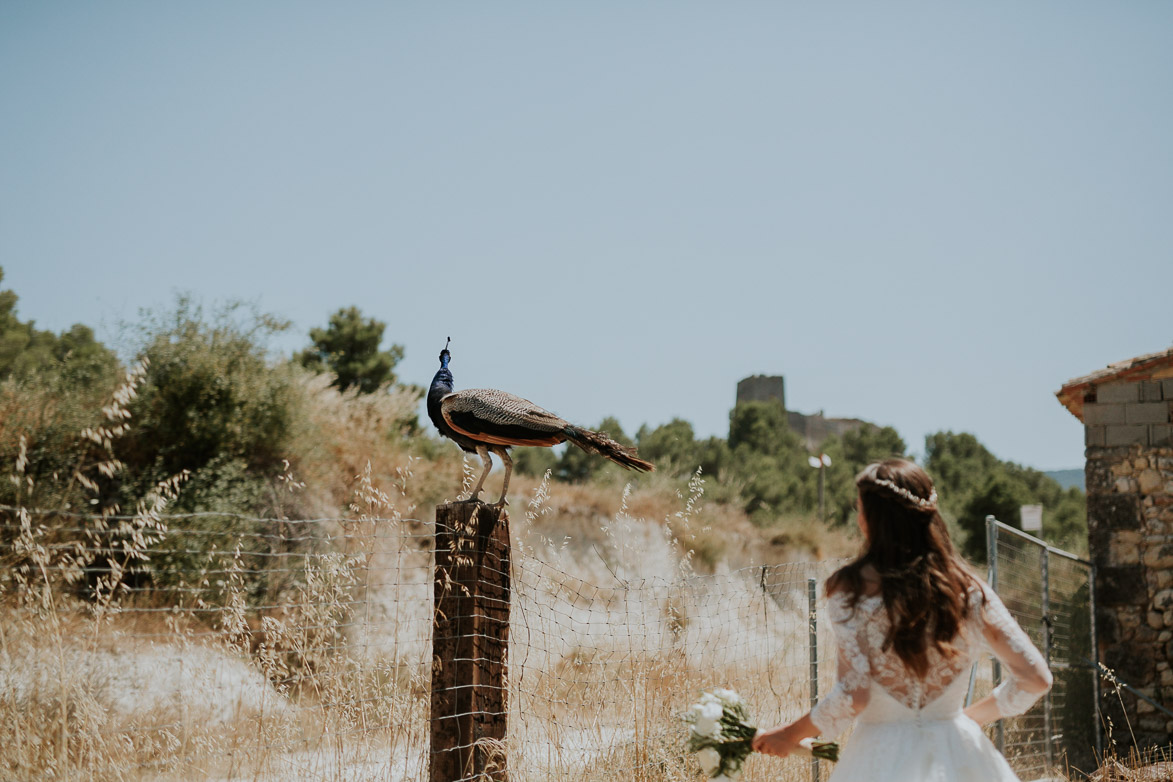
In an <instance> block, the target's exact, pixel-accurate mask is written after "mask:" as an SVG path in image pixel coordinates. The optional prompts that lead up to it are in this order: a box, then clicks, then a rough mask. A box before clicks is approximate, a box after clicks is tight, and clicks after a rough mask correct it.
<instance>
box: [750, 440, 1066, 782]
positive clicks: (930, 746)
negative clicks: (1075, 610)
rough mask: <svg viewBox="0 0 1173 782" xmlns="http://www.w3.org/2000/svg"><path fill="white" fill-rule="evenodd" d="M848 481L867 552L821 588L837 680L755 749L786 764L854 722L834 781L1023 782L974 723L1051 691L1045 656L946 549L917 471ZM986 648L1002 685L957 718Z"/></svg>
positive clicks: (932, 499) (897, 464) (925, 479)
mask: <svg viewBox="0 0 1173 782" xmlns="http://www.w3.org/2000/svg"><path fill="white" fill-rule="evenodd" d="M855 482H856V486H857V488H858V489H859V504H858V508H859V524H860V528H861V530H862V531H863V534H864V537H865V539H866V541H867V542H866V549H865V551H864V553H863V554H862V555H860V556H859V557H858V558H857V559H856V560H855V561H853V562H851V563H850V564H848V565H846V566H844V567H843V568H841V569H840V570H838V571H837V572H836V573H835V574H834V575H832V576H831V577H830V578H829V579H827V595H828V613H829V615H830V618H831V623H832V626H833V628H834V632H835V638H836V641H837V643H838V647H839V655H838V657H839V669H838V677H839V681H838V682H837V683H836V685H835V687H834V689H832V690H831V692H830V693H829V694H828V695H827V697H825V698H823V700H822V701H820V702H819V704H818V705H817V706H815V708H814V709H812V710H811V711H810V712H809V713H808V714H806V715H804V716H802V717H801V718H799V719H798V720H796V721H795V722H792V723H790V724H789V725H784V726H780V727H777V728H773V729H770V730H763V731H761V732H759V733H758V735H757V737H756V738H755V739H754V741H753V748H754V750H756V751H758V752H763V753H765V754H768V755H777V756H779V757H785V756H786V755H787V754H789V753H790V752H792V751H793V750H794V749H795V747H796V746H797V745H798V742H799V741H800V740H801V739H804V738H807V737H810V736H818V735H821V736H823V737H824V738H831V737H833V736H837V735H839V734H841V733H843V732H844V731H845V730H847V728H849V727H851V725H852V723H853V722H854V723H855V732H854V733H853V734H852V736H851V739H850V741H848V742H847V744H846V746H845V747H844V748H843V752H842V753H841V754H840V758H839V763H838V764H837V765H836V766H835V772H834V773H833V774H832V775H831V782H848V781H853V780H861V779H867V780H872V781H873V782H1018V777H1017V776H1015V774H1014V772H1013V771H1011V770H1010V766H1009V764H1008V763H1007V762H1006V759H1005V758H1004V757H1002V755H1001V754H1000V753H999V752H998V750H997V749H996V748H995V747H994V745H993V744H992V743H991V742H990V740H989V739H988V738H986V735H985V734H984V733H983V732H982V730H981V728H980V727H979V726H981V725H984V724H986V723H987V722H993V721H994V720H997V719H999V718H1001V717H1009V716H1013V715H1016V714H1021V713H1023V712H1024V711H1026V710H1027V709H1028V708H1030V706H1031V705H1032V704H1033V703H1034V702H1035V701H1036V700H1038V699H1039V697H1040V696H1041V695H1042V694H1043V693H1044V692H1046V691H1047V690H1048V689H1049V688H1050V686H1051V672H1050V671H1048V670H1047V666H1046V663H1045V662H1044V661H1043V657H1042V655H1041V654H1039V651H1038V650H1037V649H1036V648H1035V647H1034V645H1033V644H1032V643H1031V641H1030V639H1029V638H1028V637H1027V635H1026V633H1024V632H1023V631H1022V628H1020V627H1019V626H1018V624H1017V623H1015V621H1014V619H1013V618H1012V617H1011V616H1010V613H1009V612H1008V611H1007V610H1006V607H1005V606H1004V605H1002V601H1001V600H999V599H998V596H997V595H996V594H994V591H993V590H992V589H990V588H989V587H988V586H987V585H986V584H984V583H982V582H981V581H980V580H979V579H977V578H975V577H974V576H972V575H970V573H969V570H968V569H967V568H966V565H965V563H964V562H963V561H962V560H961V558H960V557H959V556H958V555H957V554H956V553H955V552H954V549H953V544H952V543H951V542H950V540H949V534H948V532H947V531H946V529H945V522H944V521H943V520H942V519H941V515H940V513H938V511H937V493H936V491H935V490H934V489H933V483H932V480H931V479H930V478H929V476H928V474H927V473H925V471H924V470H922V469H921V468H920V467H918V466H917V465H915V464H913V463H912V462H908V461H905V460H903V459H889V460H887V461H883V462H878V463H875V464H872V465H869V466H868V467H867V468H866V469H864V471H863V472H861V473H860V474H859V477H857V478H856V481H855ZM984 650H988V651H990V652H992V653H993V654H994V656H996V657H997V658H998V659H999V660H1001V661H1002V663H1003V666H1004V672H1005V673H1007V674H1008V675H1006V676H1005V679H1004V680H1003V682H1002V683H1001V684H999V685H998V686H997V687H996V688H995V689H994V691H993V693H991V694H990V695H988V696H987V697H985V698H983V699H981V700H979V701H977V702H976V703H974V704H972V705H971V706H969V707H968V708H966V709H964V710H962V703H963V701H964V699H965V694H966V688H967V686H968V683H969V676H968V672H969V669H970V666H971V665H972V664H973V662H974V661H975V660H976V659H977V657H978V656H979V654H981V652H983V651H984Z"/></svg>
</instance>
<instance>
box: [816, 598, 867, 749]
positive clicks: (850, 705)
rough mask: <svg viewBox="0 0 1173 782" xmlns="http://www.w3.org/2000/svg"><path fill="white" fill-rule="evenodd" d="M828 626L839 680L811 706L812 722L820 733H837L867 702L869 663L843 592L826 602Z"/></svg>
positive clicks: (847, 725) (829, 736)
mask: <svg viewBox="0 0 1173 782" xmlns="http://www.w3.org/2000/svg"><path fill="white" fill-rule="evenodd" d="M827 610H828V614H829V615H830V619H831V627H832V629H833V630H834V632H835V643H836V645H837V646H838V649H839V651H838V659H839V662H838V674H837V676H838V681H837V682H835V686H834V687H833V688H832V689H831V692H829V693H827V695H826V697H824V698H823V699H822V700H820V701H819V703H818V705H816V706H815V707H814V708H813V709H811V722H813V723H814V724H815V727H817V728H818V729H819V733H820V735H822V736H826V737H827V738H831V737H833V736H838V735H839V734H840V733H842V732H843V731H845V730H847V729H848V728H850V727H851V723H852V722H854V721H855V717H856V715H857V714H859V713H860V712H861V711H863V709H864V707H865V706H867V703H868V690H869V688H870V686H871V665H870V663H869V662H868V658H867V655H866V654H864V652H863V650H862V649H861V648H860V643H859V632H860V627H859V621H858V620H857V618H856V617H857V614H860V613H861V612H859V611H857V610H855V609H853V608H852V607H851V606H850V604H849V601H848V598H847V597H846V596H845V595H843V594H842V593H840V594H837V595H833V596H832V597H831V599H830V601H829V602H828V606H827Z"/></svg>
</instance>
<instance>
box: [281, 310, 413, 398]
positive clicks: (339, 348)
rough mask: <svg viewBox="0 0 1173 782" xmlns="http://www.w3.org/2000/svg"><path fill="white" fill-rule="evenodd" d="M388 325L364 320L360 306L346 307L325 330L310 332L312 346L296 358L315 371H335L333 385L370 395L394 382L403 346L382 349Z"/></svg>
mask: <svg viewBox="0 0 1173 782" xmlns="http://www.w3.org/2000/svg"><path fill="white" fill-rule="evenodd" d="M386 327H387V324H385V323H383V322H382V321H380V320H376V319H374V318H364V317H363V314H362V312H360V311H359V309H358V307H343V308H342V309H340V310H338V311H337V312H335V313H334V314H333V315H331V316H330V322H329V325H327V326H326V328H313V329H310V341H311V342H312V344H311V345H310V346H309V347H307V348H306V349H305V350H303V351H301V352H300V353H298V354H297V356H296V357H295V358H296V360H297V362H298V363H299V364H301V365H302V366H304V367H306V368H307V369H311V370H313V371H315V372H333V373H334V375H335V380H334V383H333V385H334V386H336V387H337V388H338V389H339V390H341V391H345V390H347V389H348V388H351V387H357V388H358V391H359V393H362V394H369V393H371V392H373V391H376V390H378V389H379V388H381V387H383V386H385V385H390V384H391V383H394V382H395V365H396V364H398V363H399V362H400V360H401V359H402V358H403V346H402V345H392V346H391V347H390V348H388V349H387V350H380V349H379V346H380V344H382V342H383V332H384V330H385V329H386Z"/></svg>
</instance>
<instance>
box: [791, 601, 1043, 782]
mask: <svg viewBox="0 0 1173 782" xmlns="http://www.w3.org/2000/svg"><path fill="white" fill-rule="evenodd" d="M983 593H984V595H985V602H984V604H983V602H982V595H983ZM969 603H970V610H969V614H968V617H967V619H966V621H965V624H964V626H963V629H962V631H961V633H960V634H959V635H958V637H957V638H956V639H955V640H954V645H955V646H956V647H957V648H958V649H959V650H960V652H961V653H960V654H958V655H957V656H956V657H954V658H952V659H944V658H943V657H942V656H941V655H940V654H938V653H937V652H936V650H935V649H931V648H930V652H929V654H930V657H929V659H930V667H929V672H928V675H926V676H925V677H924V678H923V679H922V678H917V677H916V676H914V675H913V674H911V673H910V672H909V671H908V670H907V669H906V668H905V667H904V664H903V663H902V662H901V661H900V658H898V657H897V656H896V654H895V652H892V651H891V650H889V651H887V652H885V651H882V650H881V645H882V644H883V640H884V636H885V635H886V633H887V630H888V615H887V612H886V611H885V610H884V604H883V600H882V599H881V598H880V596H879V595H877V596H874V597H864V598H861V599H860V601H859V602H858V603H857V604H856V605H855V607H854V608H852V607H851V606H850V603H849V601H848V599H847V597H846V596H844V595H843V594H842V593H840V594H836V595H833V596H832V597H831V598H830V601H829V607H828V610H829V614H830V618H831V622H832V625H833V627H834V630H835V637H836V640H837V642H838V645H839V681H838V682H837V683H836V685H835V687H834V689H832V690H831V692H830V693H829V694H828V695H827V697H825V698H823V699H822V701H820V702H819V704H818V705H817V706H816V707H815V708H814V710H813V711H812V712H811V720H812V721H813V722H814V724H815V725H816V726H817V727H818V728H819V731H820V733H821V735H822V736H823V737H824V738H831V737H835V736H838V735H839V734H841V733H843V732H844V731H845V730H847V728H849V727H851V724H852V722H855V732H854V733H853V734H852V735H851V738H850V740H849V741H848V742H847V744H846V745H845V746H844V747H843V751H842V753H841V754H840V758H839V762H838V763H837V764H835V770H834V773H833V774H832V775H831V782H857V780H869V782H1018V777H1017V776H1015V774H1014V772H1013V771H1011V770H1010V766H1009V764H1008V763H1007V762H1006V759H1005V758H1004V757H1002V755H1001V753H999V752H998V750H997V748H996V747H995V746H994V745H993V744H992V743H991V742H990V740H989V739H988V738H987V737H986V735H985V733H983V732H982V730H981V728H980V727H978V725H977V723H975V722H974V721H973V720H971V719H970V718H969V717H966V716H965V715H964V714H962V712H961V709H962V707H963V705H964V701H965V693H966V689H967V687H968V685H969V670H970V666H971V665H972V663H973V662H974V661H975V660H976V659H977V658H978V656H979V655H980V654H981V653H982V652H983V651H990V652H992V653H993V654H994V655H995V656H996V657H997V658H998V659H999V660H1001V661H1002V663H1003V666H1004V667H1003V677H1004V678H1003V681H1002V683H1001V684H1000V685H998V687H997V688H996V689H995V690H994V696H995V699H996V702H997V705H998V710H999V712H1000V713H1001V715H1002V716H1004V717H1009V716H1013V715H1016V714H1021V713H1023V712H1024V711H1026V710H1027V709H1029V708H1030V707H1031V705H1032V704H1033V703H1034V702H1035V701H1036V700H1038V698H1039V697H1040V696H1039V695H1038V694H1033V693H1029V692H1027V691H1025V690H1024V689H1023V688H1022V687H1021V686H1020V685H1019V683H1018V682H1019V681H1020V679H1022V678H1023V677H1025V676H1030V675H1032V674H1033V675H1034V678H1036V679H1037V678H1038V677H1039V676H1042V677H1044V678H1046V679H1047V680H1048V681H1049V680H1050V673H1049V672H1048V671H1047V667H1046V664H1045V662H1044V660H1043V657H1042V655H1041V654H1039V651H1038V649H1036V648H1035V646H1034V644H1032V643H1031V641H1030V638H1028V637H1027V635H1026V633H1025V632H1023V630H1022V628H1021V627H1019V626H1018V624H1017V623H1016V622H1015V621H1014V618H1013V617H1011V616H1010V613H1009V612H1008V611H1007V610H1006V607H1005V606H1004V605H1003V604H1002V601H1001V600H999V599H998V596H997V595H996V594H995V593H994V591H993V590H992V589H990V588H989V587H988V586H986V585H984V584H982V585H981V589H980V590H979V589H977V588H973V589H971V590H970V595H969Z"/></svg>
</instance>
